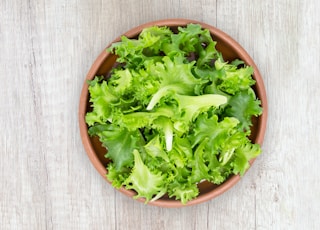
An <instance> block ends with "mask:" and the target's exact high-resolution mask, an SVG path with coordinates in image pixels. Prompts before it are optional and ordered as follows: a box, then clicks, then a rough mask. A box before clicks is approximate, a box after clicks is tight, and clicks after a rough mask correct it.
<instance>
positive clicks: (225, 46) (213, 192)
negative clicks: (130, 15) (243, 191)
mask: <svg viewBox="0 0 320 230" xmlns="http://www.w3.org/2000/svg"><path fill="white" fill-rule="evenodd" d="M189 23H195V24H200V25H201V26H202V27H203V28H206V29H208V30H209V31H210V33H211V35H212V37H213V40H215V41H217V45H216V49H217V50H218V51H220V52H221V53H222V55H223V57H224V59H225V60H228V61H231V60H234V59H236V58H238V59H241V60H243V61H244V62H245V63H246V64H247V65H249V66H252V67H253V68H254V74H253V78H254V79H255V80H256V84H255V86H254V87H253V89H254V91H255V93H256V95H257V97H258V98H259V99H260V100H261V106H262V108H263V113H262V115H261V116H259V117H257V118H256V117H254V118H253V126H252V128H251V136H250V139H251V141H252V142H253V143H257V144H260V145H261V144H262V142H263V139H264V134H265V130H266V123H267V112H268V111H267V110H268V109H267V97H266V92H265V87H264V83H263V80H262V77H261V75H260V73H259V70H258V68H257V66H256V64H255V63H254V61H253V60H252V58H251V57H250V56H249V55H248V53H247V52H246V51H245V50H244V49H243V48H242V47H241V46H240V45H239V44H238V43H237V42H236V41H235V40H234V39H232V38H231V37H230V36H228V35H227V34H225V33H224V32H222V31H221V30H219V29H217V28H215V27H213V26H211V25H208V24H205V23H202V22H199V21H194V20H187V19H166V20H160V21H153V22H149V23H146V24H143V25H140V26H138V27H135V28H133V29H131V30H129V31H128V32H126V33H125V34H123V35H125V36H127V37H129V38H134V37H137V35H139V33H140V32H141V31H142V30H143V29H144V28H147V27H150V26H153V25H158V26H168V27H170V28H172V29H175V28H177V27H178V26H186V25H187V24H189ZM119 40H120V36H119V37H118V38H117V39H115V40H114V41H113V42H112V43H114V42H117V41H119ZM110 45H111V44H109V45H108V46H107V47H109V46H110ZM115 61H116V56H115V55H113V54H111V53H109V52H106V50H105V49H104V50H103V51H102V52H101V53H100V55H99V56H98V57H97V59H96V60H95V62H94V63H93V65H92V67H91V69H90V70H89V72H88V74H87V76H86V79H85V82H84V84H83V88H82V92H81V97H80V105H79V125H80V134H81V138H82V142H83V145H84V148H85V150H86V152H87V154H88V157H89V159H90V161H91V162H92V164H93V165H94V167H95V168H96V170H97V171H98V172H99V173H100V175H101V176H102V177H103V178H104V179H105V180H106V181H107V182H109V183H110V181H108V180H107V179H106V174H107V170H106V166H107V165H108V163H109V162H110V161H109V160H108V159H106V158H105V157H104V155H105V154H106V152H107V150H106V149H105V148H104V147H102V146H101V143H100V141H99V139H98V138H97V137H90V136H89V135H88V126H87V124H86V122H85V114H86V113H87V112H88V111H89V109H90V104H89V92H88V84H87V83H86V81H87V80H92V79H93V78H94V77H95V76H96V75H106V74H107V73H108V72H109V71H110V69H111V68H112V67H113V65H114V63H115ZM253 161H254V159H253V160H251V161H250V164H252V163H253ZM240 179H241V177H240V176H239V175H233V176H230V177H229V178H228V179H227V180H226V181H225V182H224V183H222V184H220V185H214V184H212V183H209V182H206V181H204V182H202V183H200V184H198V187H199V191H200V193H199V196H198V197H197V198H196V199H194V200H191V201H189V202H188V203H187V204H182V203H181V202H180V201H178V200H175V199H170V198H168V197H162V198H160V199H159V200H156V201H153V202H149V203H148V204H149V205H156V206H162V207H184V206H190V205H195V204H199V203H203V202H205V201H208V200H210V199H212V198H214V197H217V196H218V195H220V194H222V193H224V192H226V191H227V190H228V189H230V188H231V187H232V186H234V185H235V184H236V183H237V182H238V181H239V180H240ZM119 191H120V192H122V193H124V194H125V195H127V196H129V197H133V196H134V195H135V194H136V193H135V191H133V190H127V189H125V188H124V187H121V188H120V189H119ZM137 200H138V201H140V202H144V201H145V200H144V199H142V198H139V199H137Z"/></svg>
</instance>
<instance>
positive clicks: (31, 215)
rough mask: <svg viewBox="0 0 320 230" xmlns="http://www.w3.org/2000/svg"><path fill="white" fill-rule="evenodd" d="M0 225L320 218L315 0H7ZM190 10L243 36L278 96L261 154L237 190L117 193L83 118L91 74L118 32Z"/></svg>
mask: <svg viewBox="0 0 320 230" xmlns="http://www.w3.org/2000/svg"><path fill="white" fill-rule="evenodd" d="M0 10H1V15H0V86H1V88H0V127H1V138H0V153H1V158H0V178H1V182H0V214H1V215H0V229H63V230H64V229H119V230H122V229H144V230H149V229H170V230H171V229H181V230H182V229H183V230H184V229H199V230H204V229H228V230H229V229H319V224H320V221H319V213H320V184H319V177H318V175H317V174H318V173H319V162H320V148H319V147H320V145H319V142H320V108H319V106H320V75H319V73H320V58H319V57H320V55H319V53H320V39H319V37H320V16H319V12H320V3H319V1H318V0H310V1H297V0H278V1H276V0H270V1H258V0H256V1H255V0H252V1H248V0H238V1H235V0H234V1H231V0H225V1H218V0H211V1H210V0H199V1H187V0H179V1H178V0H177V1H173V0H161V1H160V0H159V1H156V0H141V1H138V0H127V1H124V0H117V1H116V0H109V1H107V0H106V1H102V0H93V1H85V0H69V1H63V0H56V1H53V0H47V1H44V0H28V1H22V0H21V1H19V0H1V1H0ZM164 18H189V19H195V20H199V21H203V22H205V23H208V24H211V25H213V26H216V27H218V28H219V29H221V30H223V31H224V32H226V33H228V34H229V35H230V36H232V37H233V38H234V39H236V40H237V41H238V42H239V43H240V44H241V45H242V46H243V47H244V48H245V49H246V50H247V51H248V53H249V54H250V55H251V56H252V57H253V59H254V60H255V62H256V64H257V66H258V68H259V69H260V71H261V73H262V75H263V79H264V81H265V86H266V90H267V94H268V100H269V120H268V127H267V133H266V137H265V142H264V145H263V154H262V155H261V156H260V157H259V158H258V159H257V160H256V162H255V164H254V165H253V167H252V168H251V169H250V170H249V172H248V173H247V174H246V175H245V177H244V178H243V179H242V180H241V181H240V182H239V183H238V184H237V185H236V186H235V187H233V188H232V189H231V190H229V191H228V192H227V193H225V194H223V195H222V196H220V197H218V198H216V199H214V200H211V201H210V202H207V203H204V204H200V205H198V206H192V207H186V208H181V209H165V208H159V207H153V206H148V205H144V204H141V203H139V202H136V201H133V200H132V199H130V198H127V197H126V196H124V195H122V194H119V193H118V192H117V191H116V190H115V189H113V188H112V187H111V186H110V185H109V184H107V183H106V182H105V181H104V180H103V178H102V177H101V176H100V175H99V174H98V173H97V171H96V170H95V169H94V167H93V166H92V164H91V163H90V161H89V160H88V157H87V155H86V153H85V151H84V148H83V146H82V143H81V139H80V135H79V128H78V115H77V113H78V102H79V96H80V91H81V88H82V84H83V82H84V78H85V75H86V73H87V71H88V70H89V68H90V66H91V64H92V62H93V61H94V60H95V58H96V57H97V55H98V54H99V53H100V52H101V51H102V50H103V49H104V48H105V47H106V45H107V44H108V43H109V42H111V41H112V40H113V39H114V38H115V37H117V36H118V35H120V34H122V33H124V32H125V31H127V30H128V29H130V28H132V27H134V26H137V25H139V24H141V23H145V22H148V21H153V20H157V19H164Z"/></svg>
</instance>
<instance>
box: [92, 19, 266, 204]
mask: <svg viewBox="0 0 320 230" xmlns="http://www.w3.org/2000/svg"><path fill="white" fill-rule="evenodd" d="M215 46H216V42H215V41H213V39H212V37H211V35H210V32H209V31H208V30H206V29H202V28H201V26H200V25H197V24H189V25H188V26H186V27H179V28H178V29H177V31H175V32H173V31H172V30H171V29H170V28H168V27H158V26H154V27H150V28H147V29H144V30H143V31H142V32H141V34H140V35H139V36H138V37H137V38H135V39H129V38H127V37H125V36H123V37H122V38H121V41H120V42H117V43H114V44H112V46H111V47H110V48H109V49H108V51H110V52H112V53H114V54H116V55H117V65H116V66H115V67H114V68H113V69H112V70H111V72H110V73H109V77H105V76H97V77H95V79H93V80H92V81H89V82H88V84H89V92H90V102H91V106H92V111H90V112H88V113H87V114H86V122H87V124H88V126H89V134H90V135H91V136H93V135H97V136H98V137H99V139H100V141H101V143H102V144H103V146H105V147H106V148H107V149H108V151H107V154H106V155H105V157H106V158H109V159H111V163H109V164H108V166H107V171H108V173H107V175H106V176H107V178H108V180H110V181H111V182H112V185H113V186H114V187H116V188H120V187H121V186H124V187H125V188H126V189H133V190H135V191H136V193H137V194H136V196H135V198H139V197H142V198H145V200H146V202H149V201H154V200H157V199H159V198H161V197H162V196H164V195H165V194H167V195H168V196H169V197H174V198H175V199H177V200H180V201H181V202H182V203H183V204H185V203H187V202H188V201H190V200H192V199H194V198H195V197H197V196H198V194H199V189H198V187H197V184H198V183H199V182H201V181H203V180H207V181H210V182H212V183H214V184H221V183H222V182H224V181H225V180H226V179H227V178H228V177H229V176H230V175H232V174H240V175H243V174H244V173H245V171H246V170H247V169H248V168H249V162H248V161H249V160H250V159H252V158H255V157H256V156H257V155H259V154H260V152H261V150H260V146H259V145H258V144H253V143H251V141H250V140H249V139H248V136H249V135H250V127H251V126H252V122H251V118H252V116H258V115H260V114H261V113H262V108H261V106H260V104H261V103H260V101H259V100H258V99H257V98H256V95H255V92H254V91H253V89H252V88H251V87H252V86H253V85H254V84H255V81H254V79H253V78H252V74H253V68H252V67H250V66H246V65H245V64H244V63H243V62H242V61H241V60H234V61H233V62H231V63H228V62H226V61H224V59H223V57H222V54H221V53H220V52H218V51H217V50H216V48H215Z"/></svg>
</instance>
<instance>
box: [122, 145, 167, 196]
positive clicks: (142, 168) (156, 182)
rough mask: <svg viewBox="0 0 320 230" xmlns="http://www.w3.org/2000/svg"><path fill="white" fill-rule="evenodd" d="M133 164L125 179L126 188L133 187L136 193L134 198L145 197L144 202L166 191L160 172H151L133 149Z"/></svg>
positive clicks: (163, 178)
mask: <svg viewBox="0 0 320 230" xmlns="http://www.w3.org/2000/svg"><path fill="white" fill-rule="evenodd" d="M133 155H134V166H133V169H132V172H131V174H130V176H129V177H128V178H127V179H126V180H125V182H124V185H125V187H126V188H127V189H134V190H135V191H136V192H137V195H135V196H134V198H136V199H137V198H139V197H142V198H145V199H146V202H149V201H150V200H152V199H154V200H156V199H158V198H159V197H161V196H163V195H164V194H165V193H166V180H165V176H164V175H162V174H161V172H160V171H159V172H152V171H151V170H150V169H149V168H148V166H146V165H145V164H144V163H143V161H142V159H141V157H140V153H139V151H138V150H136V149H135V150H134V151H133Z"/></svg>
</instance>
